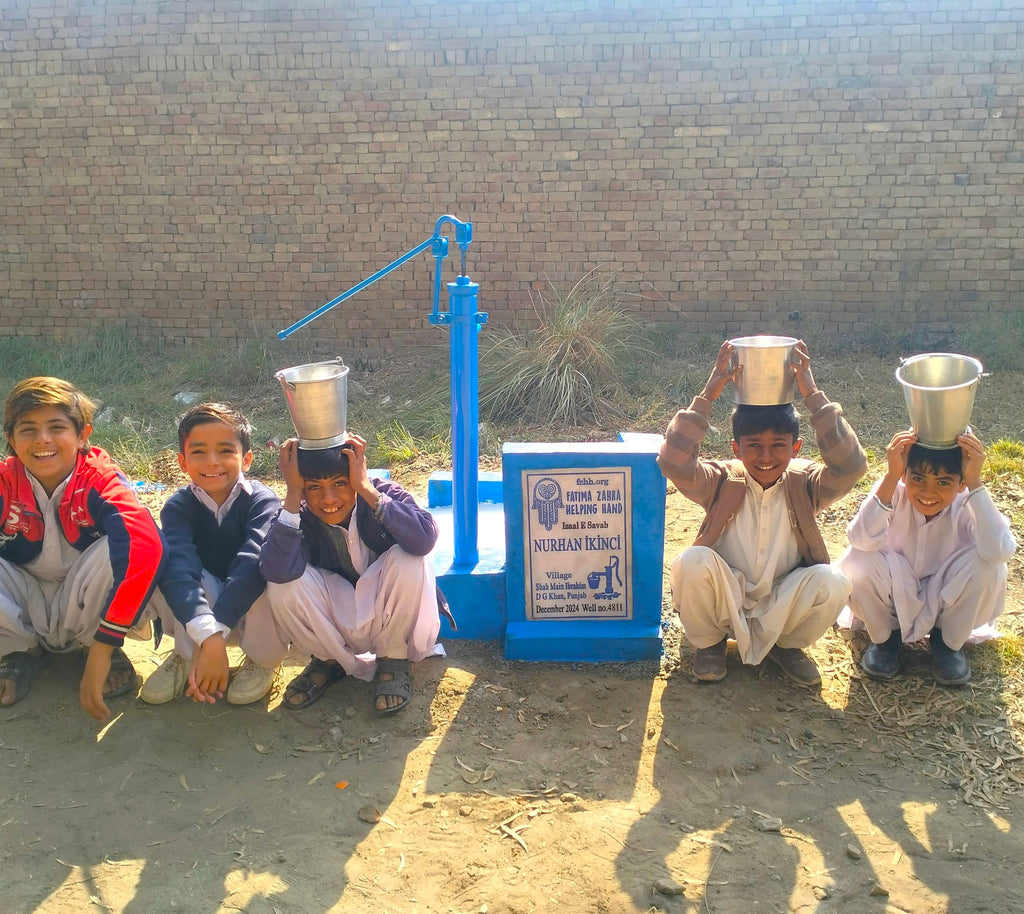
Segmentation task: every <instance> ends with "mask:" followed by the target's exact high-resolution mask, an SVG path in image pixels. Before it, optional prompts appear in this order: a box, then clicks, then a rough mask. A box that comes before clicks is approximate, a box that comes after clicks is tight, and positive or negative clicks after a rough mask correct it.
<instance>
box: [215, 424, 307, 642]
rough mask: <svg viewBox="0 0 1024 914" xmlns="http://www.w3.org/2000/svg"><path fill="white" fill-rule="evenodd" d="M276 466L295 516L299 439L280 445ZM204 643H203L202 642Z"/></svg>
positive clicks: (299, 488)
mask: <svg viewBox="0 0 1024 914" xmlns="http://www.w3.org/2000/svg"><path fill="white" fill-rule="evenodd" d="M277 465H278V466H279V467H280V468H281V475H282V476H283V477H284V482H285V485H286V486H288V491H287V492H286V493H285V499H284V509H285V510H286V511H290V512H291V513H292V514H297V513H298V511H299V508H300V507H301V505H302V487H303V485H304V482H303V479H302V474H301V473H300V472H299V439H298V438H289V439H288V440H287V441H285V442H284V443H283V444H282V445H281V449H280V450H279V451H278V454H277ZM204 643H205V642H204Z"/></svg>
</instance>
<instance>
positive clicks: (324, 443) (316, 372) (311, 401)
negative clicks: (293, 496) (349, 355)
mask: <svg viewBox="0 0 1024 914" xmlns="http://www.w3.org/2000/svg"><path fill="white" fill-rule="evenodd" d="M274 377H275V378H277V380H278V381H280V382H281V386H282V387H283V388H284V395H285V399H286V400H287V401H288V412H290V413H291V414H292V424H293V425H294V426H295V433H296V435H298V438H299V447H303V448H307V449H309V450H321V449H323V448H329V447H335V446H336V445H339V444H343V443H344V442H345V438H346V437H347V430H346V422H347V420H348V367H347V366H346V365H343V364H342V361H341V359H340V358H337V359H332V360H331V361H329V362H313V363H311V364H309V365H296V366H295V367H294V368H282V369H281V370H280V371H278V372H275V373H274Z"/></svg>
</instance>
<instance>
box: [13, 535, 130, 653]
mask: <svg viewBox="0 0 1024 914" xmlns="http://www.w3.org/2000/svg"><path fill="white" fill-rule="evenodd" d="M113 585H114V573H113V570H112V569H111V567H110V552H109V548H108V543H107V538H106V537H105V536H104V537H103V538H102V539H99V540H97V541H96V542H95V543H93V544H92V545H91V546H90V547H89V548H88V549H86V550H85V552H83V553H82V554H81V555H80V556H79V558H78V560H77V561H76V562H75V563H74V564H73V565H72V566H71V568H70V569H69V570H68V573H67V575H66V576H65V577H64V580H63V581H60V582H57V581H40V580H39V579H38V578H35V577H33V576H32V575H31V574H30V573H29V572H27V571H26V570H25V569H24V568H22V567H20V566H18V565H12V564H11V563H10V562H6V561H4V560H3V559H0V657H2V656H5V655H7V654H9V653H11V652H12V651H27V650H31V649H32V648H34V647H36V646H37V645H40V644H41V645H42V646H43V647H45V648H47V649H48V650H51V651H66V650H71V649H73V648H75V647H77V646H79V645H81V646H83V647H88V646H89V645H90V644H92V639H93V635H94V634H95V633H96V627H97V625H99V621H100V616H101V615H102V614H103V609H104V607H105V606H106V603H107V597H108V596H109V595H110V588H111V587H113ZM143 617H144V616H143Z"/></svg>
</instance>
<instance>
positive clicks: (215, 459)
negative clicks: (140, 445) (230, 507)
mask: <svg viewBox="0 0 1024 914" xmlns="http://www.w3.org/2000/svg"><path fill="white" fill-rule="evenodd" d="M251 464H252V451H246V450H243V448H242V443H241V442H240V441H239V440H238V436H237V435H236V434H235V432H234V431H233V430H232V428H231V426H229V425H225V424H224V423H223V422H202V423H200V424H199V425H196V426H194V427H193V428H192V429H191V431H189V433H188V436H187V437H186V438H185V445H184V448H183V449H182V451H181V452H180V453H179V454H178V465H179V466H180V467H181V468H182V470H184V471H185V472H186V473H187V474H188V478H189V479H191V480H192V482H194V483H195V484H196V485H197V486H199V488H200V489H202V490H203V491H204V492H205V493H206V494H207V495H209V496H210V498H212V499H213V500H214V501H215V502H216V503H217V504H218V505H222V504H224V502H225V501H226V500H227V497H228V496H229V495H230V494H231V490H232V489H233V488H234V487H235V483H236V482H238V478H239V476H241V475H242V473H244V472H245V471H246V470H248V469H249V466H250V465H251Z"/></svg>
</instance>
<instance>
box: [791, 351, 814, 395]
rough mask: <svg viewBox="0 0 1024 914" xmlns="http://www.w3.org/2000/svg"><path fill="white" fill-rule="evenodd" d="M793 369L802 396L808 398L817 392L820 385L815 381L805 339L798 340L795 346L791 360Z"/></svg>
mask: <svg viewBox="0 0 1024 914" xmlns="http://www.w3.org/2000/svg"><path fill="white" fill-rule="evenodd" d="M790 365H791V366H792V369H793V377H794V378H796V386H797V390H799V391H800V396H801V397H803V398H804V399H807V397H809V396H810V395H811V394H813V393H817V391H818V385H817V384H815V383H814V375H813V374H811V356H810V353H808V351H807V344H806V343H805V342H804V341H803V340H797V343H796V345H795V346H794V347H793V357H792V359H791V360H790Z"/></svg>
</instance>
